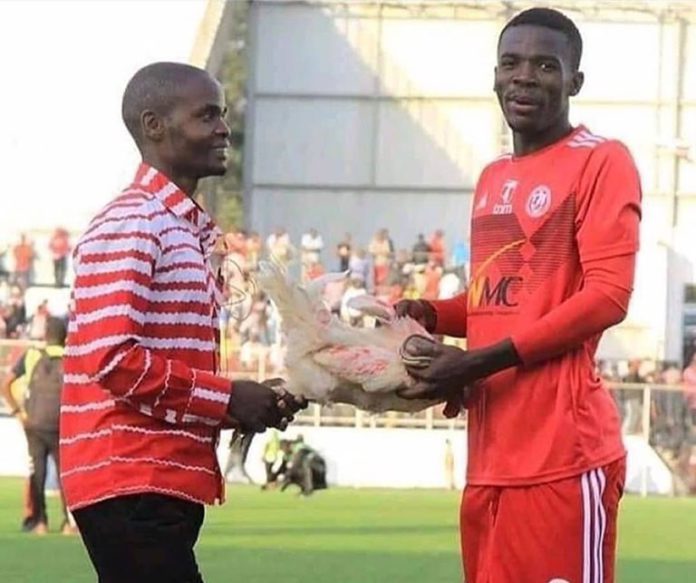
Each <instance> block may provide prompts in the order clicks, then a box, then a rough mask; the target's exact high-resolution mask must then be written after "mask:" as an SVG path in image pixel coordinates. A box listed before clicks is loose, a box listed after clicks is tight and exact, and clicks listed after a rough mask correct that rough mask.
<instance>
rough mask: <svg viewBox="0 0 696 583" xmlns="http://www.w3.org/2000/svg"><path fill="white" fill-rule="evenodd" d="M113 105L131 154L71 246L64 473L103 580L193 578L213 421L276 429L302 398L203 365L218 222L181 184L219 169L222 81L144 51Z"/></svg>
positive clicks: (212, 493)
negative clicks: (117, 183) (107, 199)
mask: <svg viewBox="0 0 696 583" xmlns="http://www.w3.org/2000/svg"><path fill="white" fill-rule="evenodd" d="M122 108H123V109H122V113H123V120H124V122H125V124H126V127H127V128H128V130H129V132H130V133H131V135H132V136H133V138H134V140H135V143H136V145H137V146H138V149H139V150H140V153H141V154H142V160H143V161H142V164H141V165H140V167H139V168H138V170H137V173H136V175H135V179H134V180H133V183H132V184H131V185H130V186H129V187H128V188H127V189H126V190H125V191H124V192H123V193H122V194H121V195H120V196H118V197H117V198H116V199H114V200H113V201H112V202H111V203H109V204H108V205H107V206H106V207H105V208H104V209H103V210H102V211H101V212H100V213H99V214H97V215H96V217H94V219H93V220H92V222H91V223H90V225H89V227H88V229H87V231H86V232H85V234H84V235H83V236H82V238H81V239H80V241H79V243H78V245H77V247H76V250H75V262H74V263H75V270H76V279H75V287H74V308H73V311H72V314H71V319H70V328H69V336H68V342H67V348H66V354H65V362H64V367H65V383H64V390H63V397H62V406H61V431H60V452H61V480H62V483H63V488H64V492H65V497H66V500H67V503H68V506H69V507H70V509H71V510H72V511H73V512H74V516H75V519H76V522H77V524H78V526H79V528H80V531H81V534H82V537H83V540H84V543H85V546H86V547H87V550H88V552H89V555H90V558H91V559H92V562H93V563H94V566H95V568H96V571H97V573H98V575H99V580H100V582H103V583H110V582H114V583H115V582H125V581H128V582H130V583H135V582H140V581H167V582H182V583H183V582H200V581H202V579H201V576H200V574H199V572H198V567H197V565H196V560H195V556H194V553H193V546H194V544H195V542H196V539H197V537H198V532H199V529H200V526H201V524H202V520H203V504H212V503H214V502H216V501H217V502H220V501H222V499H223V480H222V477H221V474H220V469H219V467H218V463H217V459H216V455H215V447H216V445H217V442H218V438H219V431H220V429H221V428H225V427H239V428H240V429H242V430H244V431H246V432H258V431H263V430H264V429H266V428H267V427H279V428H281V429H283V428H284V427H285V426H286V425H287V423H288V422H289V421H291V420H292V415H293V413H294V412H296V411H297V410H298V409H299V408H300V407H301V406H303V405H304V403H303V401H302V400H301V399H294V398H291V397H290V396H289V395H287V393H285V392H283V391H274V390H273V389H271V388H270V387H269V386H267V385H262V384H259V383H254V382H252V381H241V380H240V381H235V382H234V383H231V382H230V381H229V380H228V379H226V378H223V377H221V376H218V375H217V374H216V370H217V368H218V351H217V346H218V332H217V316H218V306H219V303H220V300H221V297H222V296H221V288H220V283H221V282H220V279H219V265H216V255H215V254H214V253H213V248H214V244H215V242H216V240H217V238H218V237H219V236H220V234H221V233H220V232H219V230H218V229H217V227H215V225H214V223H213V221H212V220H211V218H210V217H209V216H208V215H207V214H206V213H205V211H203V209H201V208H200V207H199V206H198V205H197V204H196V203H195V202H194V201H193V199H192V195H193V194H194V192H195V190H196V186H197V183H198V180H199V179H200V178H203V177H205V176H211V175H222V174H224V172H225V170H226V149H227V146H228V137H229V128H228V127H227V125H226V123H225V121H224V115H225V112H226V108H225V103H224V94H223V90H222V87H221V86H220V84H219V83H218V82H217V81H216V80H214V79H213V78H212V77H211V76H210V75H209V74H208V73H207V72H206V71H203V70H201V69H197V68H195V67H191V66H189V65H183V64H178V63H155V64H152V65H148V66H147V67H144V68H143V69H141V70H140V71H138V72H137V73H136V74H135V76H134V77H133V78H132V79H131V81H130V82H129V84H128V86H127V87H126V90H125V93H124V96H123V106H122Z"/></svg>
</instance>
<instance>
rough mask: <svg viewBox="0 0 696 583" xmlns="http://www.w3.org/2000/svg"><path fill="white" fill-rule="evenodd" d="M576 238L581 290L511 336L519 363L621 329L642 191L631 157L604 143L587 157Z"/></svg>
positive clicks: (618, 146)
mask: <svg viewBox="0 0 696 583" xmlns="http://www.w3.org/2000/svg"><path fill="white" fill-rule="evenodd" d="M577 195H578V204H577V208H576V215H575V237H576V244H577V248H578V255H579V258H580V265H581V268H582V272H583V287H582V289H581V290H580V291H578V292H577V293H576V294H574V295H572V296H571V297H570V298H568V299H567V300H566V301H565V302H563V303H562V304H561V305H559V306H558V307H556V308H554V309H553V310H551V311H550V312H549V313H547V314H546V315H545V316H544V317H542V318H540V319H539V320H537V321H536V322H534V323H533V324H532V325H531V326H529V327H527V328H526V329H524V330H522V331H519V332H517V333H516V334H514V335H513V338H512V340H513V343H514V345H515V348H516V349H517V351H518V354H519V355H520V357H521V359H522V361H523V362H524V363H525V364H533V363H536V362H539V361H542V360H545V359H548V358H551V357H554V356H557V355H559V354H561V353H563V352H565V351H567V350H571V349H573V348H575V347H577V346H579V345H580V344H582V343H583V342H585V341H586V340H588V339H590V338H592V337H593V336H595V335H597V334H601V333H602V332H603V331H604V330H606V329H607V328H609V327H610V326H613V325H615V324H617V323H619V322H620V321H621V320H623V318H624V317H625V315H626V311H627V309H628V302H629V299H630V296H631V291H632V289H633V278H634V272H635V255H636V252H637V251H638V239H639V226H640V217H641V207H640V201H641V188H640V178H639V176H638V171H637V169H636V166H635V164H634V162H633V159H632V158H631V155H630V153H629V152H628V150H627V149H626V147H625V146H623V144H621V143H619V142H607V143H606V144H603V145H601V146H598V147H597V149H596V150H595V151H594V152H593V153H592V155H591V156H590V158H589V160H588V162H587V165H586V167H585V169H584V171H583V174H582V177H581V179H580V182H579V185H578V193H577Z"/></svg>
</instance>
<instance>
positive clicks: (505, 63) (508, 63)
mask: <svg viewBox="0 0 696 583" xmlns="http://www.w3.org/2000/svg"><path fill="white" fill-rule="evenodd" d="M516 64H517V61H515V59H510V58H503V59H500V62H499V63H498V67H500V68H501V69H503V70H510V69H513V68H514V67H515V65H516Z"/></svg>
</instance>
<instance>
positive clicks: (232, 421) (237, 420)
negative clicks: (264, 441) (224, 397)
mask: <svg viewBox="0 0 696 583" xmlns="http://www.w3.org/2000/svg"><path fill="white" fill-rule="evenodd" d="M284 385H285V381H284V380H283V379H269V380H267V381H264V382H263V383H257V382H254V381H249V380H238V381H234V384H233V386H232V395H231V396H230V401H229V404H228V406H227V416H226V417H225V419H224V421H223V424H222V427H223V428H224V429H236V430H238V431H239V432H241V433H244V434H249V433H263V432H264V431H266V429H267V428H269V427H275V428H277V429H280V430H281V431H284V430H285V429H286V428H287V426H288V424H290V423H292V421H293V420H294V419H295V413H297V412H298V411H299V410H301V409H306V408H307V399H305V398H304V397H301V396H295V395H291V394H290V393H289V392H288V391H287V390H286V389H285V388H284Z"/></svg>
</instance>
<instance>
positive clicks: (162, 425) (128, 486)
mask: <svg viewBox="0 0 696 583" xmlns="http://www.w3.org/2000/svg"><path fill="white" fill-rule="evenodd" d="M219 236H220V231H219V230H218V229H217V227H216V226H215V225H214V223H213V221H212V220H211V218H210V217H209V216H208V215H207V214H206V213H205V212H204V211H202V210H201V209H200V208H199V207H198V206H197V205H196V204H195V203H194V202H193V201H192V200H191V199H190V198H189V197H188V196H187V195H186V194H184V193H183V192H182V191H181V190H180V189H179V188H178V187H177V186H176V185H175V184H174V183H172V182H171V181H170V180H169V179H168V178H167V177H166V176H164V175H163V174H162V173H160V172H158V171H157V170H155V169H154V168H152V167H150V166H148V165H146V164H142V165H141V166H140V168H139V169H138V172H137V174H136V177H135V180H134V182H133V184H132V185H131V186H130V187H129V188H127V189H126V190H125V191H124V192H123V193H122V194H121V195H120V196H118V197H117V198H116V199H115V200H113V201H112V202H111V203H109V204H108V205H107V206H106V207H105V208H104V209H103V210H102V211H101V212H100V213H99V214H97V216H96V217H94V219H93V220H92V222H91V223H90V226H89V228H88V229H87V231H86V232H85V234H84V235H83V236H82V238H81V239H80V241H79V243H78V244H77V246H76V249H75V261H74V264H75V270H76V274H75V275H76V278H75V286H74V290H73V301H74V306H73V311H72V313H71V316H70V325H69V334H68V342H67V346H66V353H65V362H64V371H65V383H64V389H63V397H62V405H61V423H60V461H61V469H60V473H61V479H62V484H63V489H64V492H65V497H66V501H67V504H68V506H69V507H70V508H71V509H76V508H80V507H83V506H88V505H90V504H94V503H96V502H98V501H100V500H105V499H107V498H112V497H115V496H121V495H127V494H135V493H142V492H157V493H162V494H169V495H171V496H176V497H179V498H184V499H186V500H192V501H197V502H203V503H208V504H211V503H213V502H215V501H216V500H222V497H223V481H222V478H221V475H220V470H219V467H218V463H217V458H216V456H215V446H216V445H217V441H218V437H219V426H220V423H221V420H222V418H223V417H224V415H225V414H226V411H227V404H228V401H229V398H230V393H231V382H230V381H229V380H228V379H225V378H222V377H219V376H216V374H215V371H216V369H217V347H218V339H219V336H218V331H217V312H218V306H219V299H220V297H221V293H220V286H219V283H220V282H219V280H218V279H217V277H216V275H215V270H214V268H213V266H212V264H211V259H212V258H213V246H214V244H215V241H216V240H217V238H218V237H219Z"/></svg>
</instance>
